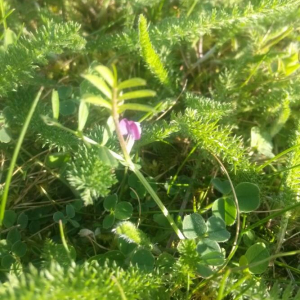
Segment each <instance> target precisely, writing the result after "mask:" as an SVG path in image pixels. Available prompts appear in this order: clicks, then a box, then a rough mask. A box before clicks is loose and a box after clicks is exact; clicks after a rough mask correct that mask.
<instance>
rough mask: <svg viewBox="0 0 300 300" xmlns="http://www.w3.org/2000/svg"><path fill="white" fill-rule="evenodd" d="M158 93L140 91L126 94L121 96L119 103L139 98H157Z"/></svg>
mask: <svg viewBox="0 0 300 300" xmlns="http://www.w3.org/2000/svg"><path fill="white" fill-rule="evenodd" d="M155 96H156V92H155V91H152V90H139V91H133V92H128V93H125V94H123V95H121V96H119V98H118V101H123V100H130V99H137V98H145V97H155Z"/></svg>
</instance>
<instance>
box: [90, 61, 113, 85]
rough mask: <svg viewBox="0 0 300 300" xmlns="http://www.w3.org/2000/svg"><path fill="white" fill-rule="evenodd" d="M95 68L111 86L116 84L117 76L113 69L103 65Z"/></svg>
mask: <svg viewBox="0 0 300 300" xmlns="http://www.w3.org/2000/svg"><path fill="white" fill-rule="evenodd" d="M95 70H96V71H97V72H98V73H99V74H100V75H101V76H102V78H103V79H104V80H105V81H106V82H107V83H108V84H109V85H110V86H111V87H113V86H114V82H115V77H114V75H113V73H112V71H111V70H110V69H109V68H108V67H106V66H103V65H100V66H97V67H95Z"/></svg>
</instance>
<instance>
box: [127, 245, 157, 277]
mask: <svg viewBox="0 0 300 300" xmlns="http://www.w3.org/2000/svg"><path fill="white" fill-rule="evenodd" d="M131 263H132V264H133V265H137V267H138V268H139V269H140V270H143V271H146V272H151V271H152V270H153V268H154V257H153V255H152V254H151V252H150V251H149V250H147V249H137V250H136V251H135V252H134V253H133V255H132V256H131Z"/></svg>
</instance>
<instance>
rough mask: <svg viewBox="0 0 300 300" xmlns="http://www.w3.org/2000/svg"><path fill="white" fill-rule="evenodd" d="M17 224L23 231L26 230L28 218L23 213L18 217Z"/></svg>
mask: <svg viewBox="0 0 300 300" xmlns="http://www.w3.org/2000/svg"><path fill="white" fill-rule="evenodd" d="M17 224H18V225H19V226H20V228H21V229H25V228H26V227H27V225H28V216H27V215H26V214H25V213H21V214H20V215H19V217H18V220H17Z"/></svg>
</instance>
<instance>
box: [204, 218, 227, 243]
mask: <svg viewBox="0 0 300 300" xmlns="http://www.w3.org/2000/svg"><path fill="white" fill-rule="evenodd" d="M207 234H208V237H209V238H210V239H211V240H214V241H217V242H226V241H228V240H229V238H230V232H228V231H227V230H226V224H225V222H224V221H223V220H222V219H221V218H218V217H216V216H212V217H210V218H209V219H208V220H207Z"/></svg>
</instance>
